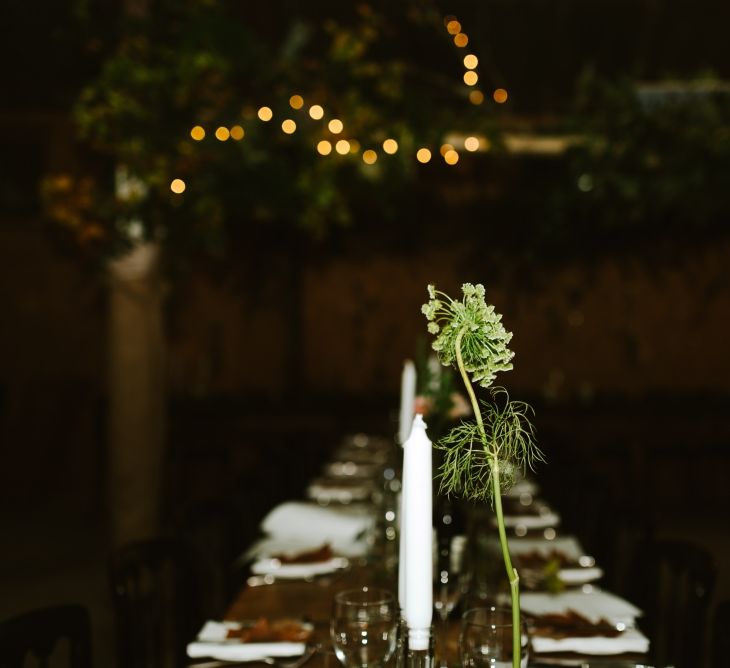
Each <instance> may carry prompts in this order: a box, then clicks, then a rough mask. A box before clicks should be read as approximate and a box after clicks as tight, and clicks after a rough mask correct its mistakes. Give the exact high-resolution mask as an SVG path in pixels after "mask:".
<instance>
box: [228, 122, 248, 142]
mask: <svg viewBox="0 0 730 668" xmlns="http://www.w3.org/2000/svg"><path fill="white" fill-rule="evenodd" d="M245 134H246V133H245V132H244V130H243V128H242V127H241V126H240V125H234V126H233V127H232V128H231V139H235V140H236V141H241V139H243V137H244V135H245Z"/></svg>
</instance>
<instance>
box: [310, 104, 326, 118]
mask: <svg viewBox="0 0 730 668" xmlns="http://www.w3.org/2000/svg"><path fill="white" fill-rule="evenodd" d="M309 115H310V116H311V117H312V118H313V119H314V120H315V121H318V120H319V119H320V118H322V116H324V109H322V107H321V106H320V105H318V104H313V105H312V106H311V107H309Z"/></svg>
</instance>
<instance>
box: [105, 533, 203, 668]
mask: <svg viewBox="0 0 730 668" xmlns="http://www.w3.org/2000/svg"><path fill="white" fill-rule="evenodd" d="M110 576H111V585H112V597H113V600H114V611H115V614H116V621H117V644H118V647H117V649H118V652H117V653H118V656H119V666H120V667H122V666H123V667H124V668H178V667H180V666H184V665H186V651H185V650H186V644H187V643H188V642H189V641H190V640H191V639H192V637H193V636H194V635H195V633H196V631H197V630H198V628H197V625H198V624H199V623H200V616H199V614H198V612H197V610H198V601H197V594H196V591H195V587H194V578H193V569H192V568H191V565H190V559H189V557H188V554H187V552H186V550H185V548H184V546H183V545H182V544H181V543H180V542H178V541H175V540H171V539H162V538H160V539H152V540H146V541H139V542H135V543H131V544H129V545H126V546H124V547H122V548H120V549H119V550H117V551H116V552H115V553H114V554H113V555H112V559H111V564H110Z"/></svg>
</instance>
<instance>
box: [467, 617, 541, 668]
mask: <svg viewBox="0 0 730 668" xmlns="http://www.w3.org/2000/svg"><path fill="white" fill-rule="evenodd" d="M520 627H521V628H520V640H521V642H520V650H521V651H520V666H521V667H522V668H526V667H527V660H528V652H529V641H528V636H527V627H526V626H525V622H524V620H521V622H520ZM459 653H460V655H461V664H462V666H463V668H512V611H511V610H510V609H509V608H498V607H495V606H489V607H484V608H472V609H471V610H467V611H466V612H465V613H464V615H463V616H462V620H461V633H460V635H459Z"/></svg>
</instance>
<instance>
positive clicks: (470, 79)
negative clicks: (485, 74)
mask: <svg viewBox="0 0 730 668" xmlns="http://www.w3.org/2000/svg"><path fill="white" fill-rule="evenodd" d="M477 81H479V75H478V74H477V73H476V72H475V71H474V70H469V71H468V72H464V83H465V84H466V85H467V86H476V84H477Z"/></svg>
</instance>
